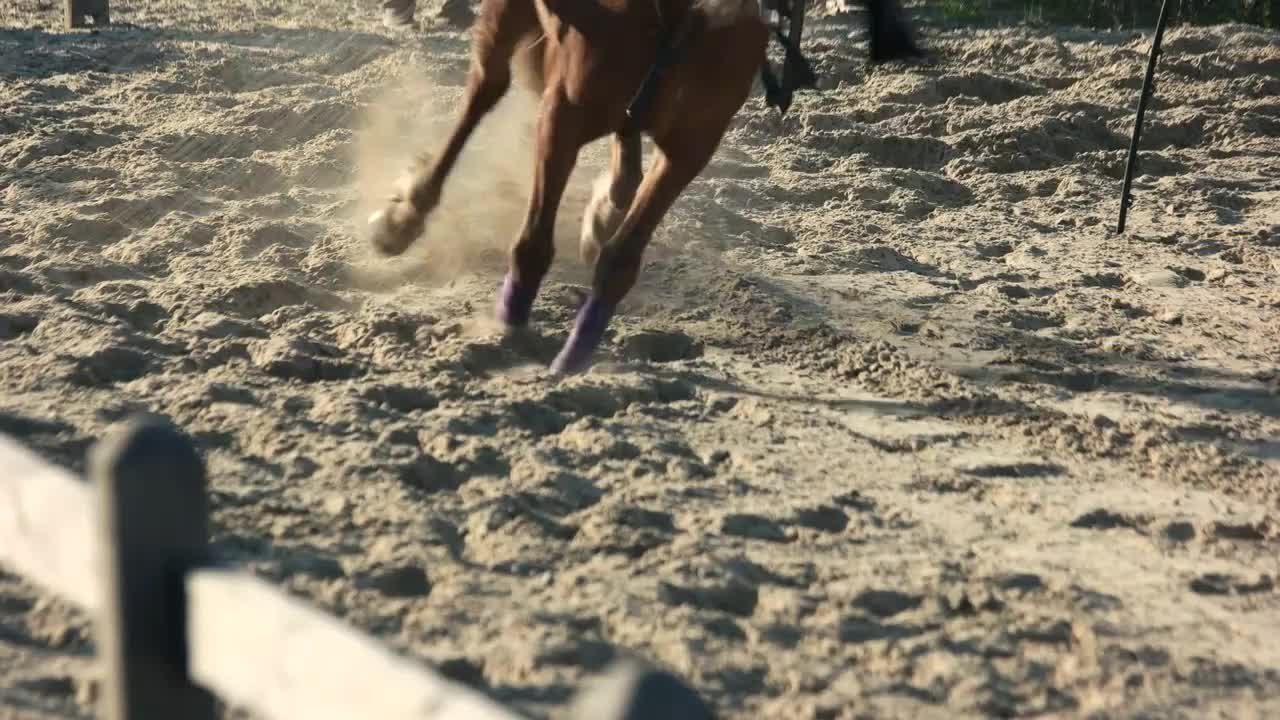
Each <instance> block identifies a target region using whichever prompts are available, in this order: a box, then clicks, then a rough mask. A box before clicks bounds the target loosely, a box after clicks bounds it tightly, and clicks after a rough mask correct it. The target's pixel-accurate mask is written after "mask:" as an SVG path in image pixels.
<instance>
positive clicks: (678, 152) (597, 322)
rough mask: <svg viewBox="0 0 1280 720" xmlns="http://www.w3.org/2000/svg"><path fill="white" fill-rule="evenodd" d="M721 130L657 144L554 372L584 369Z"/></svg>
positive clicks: (603, 250)
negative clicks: (654, 240)
mask: <svg viewBox="0 0 1280 720" xmlns="http://www.w3.org/2000/svg"><path fill="white" fill-rule="evenodd" d="M723 129H724V128H723V127H721V128H718V130H719V131H717V132H702V133H696V134H690V135H687V136H685V137H683V138H681V139H680V141H679V142H667V143H663V142H659V145H658V152H657V153H656V154H655V155H654V158H653V162H652V164H651V165H650V167H649V171H648V172H647V173H645V176H644V180H643V181H642V182H641V183H640V188H639V190H638V191H637V193H636V197H635V202H634V203H633V204H632V206H631V209H630V210H629V211H628V212H627V215H626V217H625V218H624V219H623V221H622V224H621V226H620V227H619V228H618V230H617V232H616V233H614V235H613V236H612V238H610V240H609V241H608V242H607V243H605V244H604V246H603V247H602V248H601V252H600V255H599V257H597V258H596V265H595V278H594V280H593V282H592V289H591V297H589V298H588V299H587V302H586V303H585V304H583V306H582V307H581V308H580V309H579V310H578V317H577V319H576V321H575V322H574V326H573V331H572V332H571V333H570V334H569V339H568V340H567V341H566V342H565V345H564V348H562V349H561V351H560V354H559V355H558V356H556V359H555V360H554V361H553V362H552V364H551V370H552V372H554V373H557V374H566V373H573V372H577V371H579V370H581V369H582V368H583V367H585V366H586V364H587V361H588V360H589V359H590V358H591V355H592V353H594V352H595V349H596V347H597V346H599V344H600V340H601V338H602V337H603V336H604V331H605V328H606V327H607V326H608V324H609V320H610V319H611V318H612V317H613V313H614V311H615V310H616V309H617V307H618V303H620V302H621V301H622V299H623V298H624V297H626V295H627V293H628V292H630V291H631V288H632V287H634V286H635V284H636V278H637V277H639V275H640V264H641V262H642V260H643V257H644V251H645V248H646V247H648V245H649V240H650V239H651V238H652V237H653V232H654V230H656V229H657V227H658V224H659V223H661V222H662V219H663V218H664V217H665V216H666V214H667V212H668V211H669V210H670V209H671V206H672V205H673V204H675V201H676V199H677V198H679V197H680V194H681V193H682V192H684V189H685V188H686V187H687V186H688V185H689V183H690V182H692V181H693V179H694V178H695V177H697V176H698V173H700V172H702V169H703V168H704V167H706V165H707V162H708V161H710V160H711V156H712V155H713V154H714V153H715V150H716V145H717V144H718V142H719V139H720V134H721V132H722V131H723Z"/></svg>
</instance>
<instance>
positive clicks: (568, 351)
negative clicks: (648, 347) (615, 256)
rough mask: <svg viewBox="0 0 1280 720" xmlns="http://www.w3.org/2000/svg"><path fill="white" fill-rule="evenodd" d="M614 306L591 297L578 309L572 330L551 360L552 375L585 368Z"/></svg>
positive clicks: (579, 370)
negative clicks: (558, 352)
mask: <svg viewBox="0 0 1280 720" xmlns="http://www.w3.org/2000/svg"><path fill="white" fill-rule="evenodd" d="M614 309H615V308H614V306H612V305H607V304H605V303H604V302H601V301H600V300H598V299H596V298H591V299H589V300H587V302H586V303H585V304H583V306H582V308H581V309H579V310H578V317H577V319H576V320H575V321H574V324H573V331H572V332H570V333H569V339H568V340H566V341H565V344H564V347H563V348H561V349H560V354H559V355H557V356H556V359H555V360H553V361H552V362H551V372H552V374H554V375H572V374H575V373H579V372H581V371H583V370H585V369H586V367H587V365H588V363H589V361H590V360H591V356H592V355H593V354H594V353H595V351H596V348H597V347H599V346H600V340H601V339H602V338H603V337H604V331H605V328H607V327H608V326H609V320H610V319H611V318H612V317H613V311H614Z"/></svg>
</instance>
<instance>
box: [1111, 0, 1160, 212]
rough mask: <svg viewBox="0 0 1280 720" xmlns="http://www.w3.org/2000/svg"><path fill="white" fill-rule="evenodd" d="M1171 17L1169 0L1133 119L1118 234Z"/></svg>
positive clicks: (1121, 194) (1121, 191)
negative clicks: (1166, 25)
mask: <svg viewBox="0 0 1280 720" xmlns="http://www.w3.org/2000/svg"><path fill="white" fill-rule="evenodd" d="M1168 17H1169V0H1164V2H1163V3H1161V5H1160V19H1158V20H1156V35H1155V38H1153V39H1152V41H1151V56H1150V57H1148V58H1147V76H1146V78H1144V79H1143V81H1142V95H1141V96H1140V97H1139V98H1138V114H1137V117H1136V118H1134V120H1133V139H1132V140H1130V142H1129V161H1128V162H1127V163H1126V164H1125V168H1124V187H1123V189H1121V190H1120V221H1119V222H1117V223H1116V234H1120V233H1122V232H1124V221H1125V219H1126V218H1127V217H1128V216H1129V205H1130V204H1131V203H1132V199H1131V198H1130V197H1129V192H1130V189H1131V188H1132V187H1133V169H1134V167H1136V166H1137V164H1138V138H1139V137H1140V136H1141V135H1142V117H1143V116H1144V115H1146V113H1147V101H1148V100H1149V99H1151V82H1152V80H1154V79H1155V74H1156V59H1157V58H1159V57H1160V41H1161V40H1162V39H1163V38H1164V24H1165V21H1166V20H1167V19H1168Z"/></svg>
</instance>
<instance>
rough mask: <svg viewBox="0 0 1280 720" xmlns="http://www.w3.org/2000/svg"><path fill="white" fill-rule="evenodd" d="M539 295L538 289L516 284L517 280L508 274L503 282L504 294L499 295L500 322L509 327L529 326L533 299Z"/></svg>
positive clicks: (497, 313) (498, 312)
mask: <svg viewBox="0 0 1280 720" xmlns="http://www.w3.org/2000/svg"><path fill="white" fill-rule="evenodd" d="M537 295H538V289H537V288H532V289H531V288H526V287H522V286H520V285H517V284H516V279H515V277H513V276H512V275H511V273H507V276H506V277H505V278H503V280H502V292H501V294H499V295H498V306H497V308H495V313H494V314H495V315H497V317H498V321H499V322H501V323H503V324H504V325H507V326H508V327H523V326H525V325H528V324H529V313H530V312H532V310H533V299H534V298H535V297H536V296H537Z"/></svg>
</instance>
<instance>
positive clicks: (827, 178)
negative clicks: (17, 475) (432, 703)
mask: <svg viewBox="0 0 1280 720" xmlns="http://www.w3.org/2000/svg"><path fill="white" fill-rule="evenodd" d="M114 5H115V7H114V15H115V19H116V21H117V22H120V23H134V24H136V25H137V26H138V27H134V28H130V27H128V26H121V27H117V28H114V29H111V30H108V31H106V32H102V33H99V34H95V35H90V34H87V33H73V34H64V33H62V32H61V31H60V30H59V29H58V28H59V25H58V23H59V16H58V6H60V5H59V4H56V3H53V2H47V1H46V2H34V1H32V0H17V2H16V3H12V2H9V3H5V5H4V8H3V9H0V379H2V380H3V388H4V392H3V394H2V395H0V431H2V432H5V433H8V434H10V435H12V436H16V437H17V438H19V439H21V440H22V441H23V442H25V443H27V444H29V445H30V446H32V447H35V448H37V449H38V450H39V451H40V452H42V453H44V454H46V455H47V456H48V457H49V458H51V459H52V460H54V461H56V462H59V463H62V464H65V465H67V466H70V467H73V468H75V469H77V470H80V469H83V464H84V453H85V450H86V448H87V447H88V446H89V445H90V444H91V443H92V442H93V441H94V439H95V438H97V437H99V436H100V434H101V433H102V432H103V431H104V430H105V429H107V428H108V427H109V426H111V424H112V423H114V422H115V421H117V420H119V419H120V418H122V417H124V416H126V415H127V414H128V413H130V412H132V411H135V410H140V409H147V410H152V411H156V412H160V413H164V414H166V415H168V416H169V417H171V418H173V419H174V420H175V421H176V422H178V423H180V424H181V425H183V426H184V427H186V428H188V429H189V430H190V432H191V433H192V434H193V435H194V436H195V438H197V440H198V442H199V444H200V446H201V448H202V450H203V452H204V453H205V454H206V457H207V461H208V463H209V465H210V468H211V475H212V477H211V484H212V488H211V492H212V498H213V505H214V524H215V534H214V542H215V545H216V548H217V550H218V552H219V553H221V554H222V555H224V556H226V557H228V558H230V559H233V560H236V561H238V562H241V563H243V564H245V565H246V566H247V567H250V568H252V570H253V571H254V572H256V573H259V574H260V575H261V576H263V577H266V578H269V579H271V580H272V581H274V582H276V583H278V585H279V586H280V587H282V588H285V589H287V590H288V591H290V592H292V593H296V594H298V595H300V596H302V597H305V598H307V599H308V600H310V601H312V602H314V603H316V604H317V605H318V606H320V607H323V608H325V609H326V610H328V611H330V612H332V613H334V614H336V615H337V616H339V617H342V618H344V619H345V620H346V621H347V622H349V623H351V624H352V625H354V626H357V627H360V628H362V629H364V630H366V631H368V632H370V633H373V634H375V635H377V636H378V637H379V638H380V639H382V640H384V641H385V642H387V643H389V644H390V645H392V646H394V647H396V648H399V649H402V650H403V651H405V652H407V653H410V654H411V655H413V656H416V657H417V658H419V659H421V660H423V661H424V662H431V663H437V664H439V666H440V667H442V668H443V669H444V670H445V671H447V672H448V673H450V674H451V675H452V676H454V677H458V678H461V679H463V680H465V681H467V682H471V683H476V684H478V685H479V686H481V687H483V688H485V689H486V690H487V691H488V692H491V693H492V694H493V695H495V696H496V697H498V698H500V699H502V700H503V701H505V702H509V703H511V704H513V705H515V706H516V707H518V708H520V709H521V710H522V711H524V712H527V713H528V714H530V715H531V716H532V717H537V718H549V717H557V716H558V713H560V712H561V711H562V708H563V707H564V704H565V701H566V698H567V697H568V695H569V693H570V692H571V690H572V689H573V687H575V685H576V684H577V683H578V682H579V681H580V680H581V679H582V678H583V677H584V676H585V675H586V674H587V673H590V672H592V671H593V670H595V669H597V668H599V667H600V665H601V664H602V663H603V662H604V661H606V660H607V659H608V658H609V657H610V654H611V653H612V652H613V650H612V648H615V647H621V648H629V649H632V650H636V651H639V652H641V653H643V654H645V655H647V656H648V657H650V658H652V659H654V660H657V661H659V662H661V663H664V664H666V665H667V666H669V667H671V668H673V669H674V670H676V671H678V672H679V673H681V674H683V675H684V676H685V677H687V678H688V679H689V680H690V681H691V682H692V683H694V684H695V685H696V687H697V688H699V689H700V690H701V691H702V692H704V693H705V694H706V695H707V696H708V697H709V698H711V699H712V701H713V702H714V703H715V705H716V706H717V708H718V709H719V710H720V711H722V712H723V715H724V717H727V718H852V717H855V716H856V717H885V718H890V717H893V718H909V717H915V718H953V717H991V716H1026V715H1041V714H1046V715H1049V716H1055V717H1073V718H1074V717H1079V718H1083V717H1091V718H1103V717H1110V718H1136V717H1164V718H1182V717H1185V718H1204V717H1232V718H1256V717H1280V670H1278V669H1280V641H1278V640H1277V633H1278V631H1277V628H1280V591H1277V588H1276V577H1277V575H1280V560H1278V559H1277V558H1278V555H1277V549H1280V374H1278V373H1280V281H1278V280H1277V277H1278V274H1280V161H1278V160H1277V157H1278V154H1280V36H1278V35H1276V34H1274V33H1271V34H1268V33H1266V32H1263V31H1260V30H1256V29H1252V28H1246V27H1241V26H1228V27H1213V28H1202V29H1189V30H1184V29H1176V30H1173V31H1171V32H1170V33H1169V34H1168V36H1167V39H1166V47H1167V51H1168V52H1167V55H1166V56H1165V60H1164V62H1163V64H1162V66H1161V68H1160V74H1159V78H1160V83H1159V86H1158V89H1157V95H1156V98H1155V100H1154V102H1153V106H1152V111H1151V112H1150V113H1149V115H1148V123H1149V124H1148V129H1147V132H1146V135H1145V138H1144V149H1145V150H1146V152H1145V154H1144V156H1143V165H1142V170H1143V174H1142V176H1141V177H1139V178H1138V180H1137V183H1136V193H1137V205H1136V207H1135V209H1134V212H1133V214H1132V216H1131V231H1130V232H1129V233H1128V234H1127V235H1125V236H1123V237H1115V236H1113V235H1112V234H1111V229H1112V226H1113V224H1114V216H1115V212H1116V204H1117V198H1118V194H1119V189H1120V176H1121V173H1122V170H1123V164H1124V154H1125V149H1126V147H1127V144H1128V135H1129V132H1130V129H1131V124H1132V110H1133V105H1134V103H1135V101H1136V98H1137V95H1138V88H1139V86H1140V81H1141V76H1142V72H1143V68H1144V63H1145V57H1146V53H1147V49H1148V42H1149V40H1148V39H1144V38H1143V37H1141V36H1139V35H1137V34H1132V33H1117V34H1110V33H1090V32H1082V31H1054V32H1051V31H1041V30H1031V29H1004V30H990V31H977V30H972V29H968V30H949V31H945V32H943V31H937V32H934V33H932V34H930V36H929V42H930V44H931V45H932V46H934V47H935V48H937V49H938V50H939V51H941V52H942V53H943V54H944V56H945V58H946V62H945V64H943V65H941V66H939V67H935V68H915V69H904V68H901V67H889V68H882V69H879V70H875V71H873V72H870V73H868V72H867V71H866V70H865V69H864V64H863V62H864V57H865V49H864V48H865V46H864V44H863V42H862V39H861V37H862V35H861V33H862V26H861V24H860V22H859V21H857V19H856V18H853V19H844V20H841V19H839V18H828V19H827V20H826V21H822V22H815V23H814V24H813V26H812V32H811V33H810V34H809V36H808V39H807V46H806V47H807V50H808V51H809V52H810V53H811V55H812V57H813V59H814V61H815V63H816V66H817V69H818V71H819V73H820V74H821V75H822V77H823V84H824V87H825V88H826V89H825V91H824V92H822V93H817V94H813V93H811V94H805V95H803V96H802V97H801V98H800V99H799V101H798V106H797V107H796V109H795V110H794V111H793V113H792V114H789V115H788V116H787V117H786V118H785V119H784V120H779V119H778V117H777V114H776V112H767V111H766V110H765V108H764V104H763V100H762V98H761V97H760V96H759V95H756V96H754V97H753V98H751V99H750V100H749V102H748V103H747V105H746V107H744V108H743V110H742V111H741V113H740V114H739V116H738V119H737V121H736V122H735V124H734V127H733V129H732V131H731V134H730V136H729V137H728V138H727V139H726V141H725V143H724V145H723V146H722V148H721V150H720V152H719V154H718V156H717V158H716V160H715V161H714V162H713V163H712V165H711V167H709V168H708V169H707V171H706V172H705V173H704V175H703V176H702V177H701V178H700V179H698V180H697V181H696V182H695V183H694V184H693V185H692V186H691V188H690V190H689V192H688V193H687V194H686V195H685V196H684V197H683V199H682V200H681V201H680V202H679V204H678V206H677V207H676V209H675V210H674V211H673V213H672V215H671V216H670V217H669V219H668V221H667V222H666V224H665V225H664V226H663V228H662V230H661V231H660V235H659V237H658V239H657V244H656V246H655V247H654V249H653V252H652V253H651V255H650V262H649V264H648V266H647V268H646V270H645V274H644V275H643V277H642V279H641V285H640V287H639V288H638V289H637V290H636V292H635V293H634V294H633V295H632V296H631V297H630V299H629V301H628V302H627V304H626V306H625V309H624V311H623V312H622V313H621V316H620V317H619V319H618V320H617V321H616V323H615V325H614V333H613V335H612V337H611V339H610V341H609V343H608V347H607V352H604V353H603V354H602V355H601V356H600V362H599V364H598V365H597V367H596V368H595V369H594V370H593V371H592V372H591V373H589V374H587V375H585V376H583V377H579V378H574V379H570V380H568V381H565V382H561V383H550V382H548V380H547V378H546V375H545V372H544V370H543V368H544V366H545V363H546V362H547V361H549V360H550V358H551V356H552V355H553V354H554V352H555V351H556V350H557V349H558V347H559V345H560V343H561V341H562V340H563V338H564V337H565V335H566V334H567V332H568V328H569V323H570V321H571V317H572V313H573V311H574V309H575V307H576V303H577V299H578V292H579V291H580V289H581V288H582V287H583V285H584V280H585V279H586V278H587V276H588V275H587V271H586V269H585V268H583V267H582V265H581V263H580V262H579V261H578V259H577V256H576V252H575V251H574V248H575V246H576V242H577V240H576V231H577V225H578V221H579V217H580V213H581V210H582V207H583V205H584V204H585V201H586V199H587V197H588V195H589V187H590V183H591V181H592V179H593V177H594V176H595V175H596V174H597V173H598V172H599V170H600V169H601V168H602V167H603V165H604V162H605V160H606V154H605V153H606V150H607V148H606V147H605V146H604V145H603V144H598V145H596V146H593V147H591V148H589V150H588V152H586V153H585V154H584V156H583V158H582V161H581V163H580V166H579V168H578V172H577V174H576V175H575V178H574V184H573V187H572V188H571V190H570V192H569V196H568V197H567V198H566V201H565V204H564V206H563V208H562V210H561V215H560V218H561V223H560V224H561V226H562V232H561V233H560V237H559V238H558V244H559V246H560V247H561V252H560V254H559V257H558V262H557V266H556V269H555V274H554V276H553V278H552V279H551V281H549V283H548V285H547V286H546V289H545V291H544V292H543V293H542V295H541V297H540V298H539V301H538V304H537V306H536V310H535V314H534V320H535V324H536V327H537V328H538V330H539V332H540V333H541V337H540V338H539V339H534V340H530V341H522V342H516V341H504V340H502V339H501V338H500V336H499V335H498V334H497V333H496V332H495V331H494V329H493V327H492V325H491V324H490V323H489V322H488V317H489V314H490V308H491V306H492V301H493V297H494V293H495V292H496V289H497V287H498V283H499V278H500V273H501V271H502V264H503V259H502V251H503V248H504V247H505V246H506V244H507V243H508V242H509V241H510V240H511V239H512V237H513V235H514V232H515V230H516V228H517V226H518V223H519V220H520V217H521V214H522V213H523V208H524V204H525V192H526V190H527V188H528V184H529V183H528V178H529V177H530V175H531V170H530V162H531V149H530V144H531V143H530V137H529V133H530V131H531V127H532V125H531V119H532V115H531V113H532V110H533V108H534V99H533V98H532V97H530V96H529V95H528V94H523V93H513V94H512V95H511V96H509V98H508V101H506V102H505V103H504V105H502V106H500V108H499V111H498V113H497V114H495V115H494V116H493V117H492V118H491V121H490V122H489V123H488V124H487V125H485V126H484V128H483V129H482V130H481V132H480V133H479V134H478V135H477V136H476V137H475V138H474V139H473V143H472V145H471V148H470V151H469V152H468V154H467V155H466V156H464V158H463V162H462V164H461V166H460V169H459V171H458V173H457V174H456V175H455V176H454V179H453V181H452V182H451V184H450V185H449V186H448V187H447V188H446V195H445V200H444V204H443V207H442V208H441V209H440V211H439V214H438V215H437V217H436V218H435V220H434V221H433V222H432V224H431V226H430V227H429V228H428V232H427V234H426V236H424V238H423V240H422V241H421V242H420V243H419V244H418V245H417V246H415V247H414V248H413V249H412V250H411V252H410V254H409V256H408V257H406V258H404V259H400V260H397V261H394V262H393V261H387V260H382V259H379V258H376V257H374V256H373V255H372V254H371V253H370V252H369V251H368V250H367V249H366V248H365V245H364V243H363V241H362V240H361V237H360V235H359V232H360V230H361V228H360V224H361V222H362V218H363V217H364V215H365V213H366V212H367V211H368V210H369V209H371V208H372V207H373V206H374V204H375V203H376V202H378V201H379V199H380V198H381V196H382V195H383V194H384V193H385V192H386V191H387V183H388V181H389V180H390V178H391V177H392V175H393V174H394V173H395V172H396V171H398V170H399V168H400V167H401V165H402V164H403V163H405V162H406V161H407V159H408V158H409V156H410V154H411V153H412V152H415V151H417V150H419V149H423V150H428V151H431V150H434V149H435V148H436V147H437V145H438V143H439V142H440V140H441V138H442V134H443V132H444V129H445V128H446V127H447V126H448V125H449V124H450V123H451V122H452V119H453V112H454V111H455V109H456V107H457V103H458V100H459V97H460V94H461V85H462V82H463V80H464V75H465V71H466V60H467V54H468V46H467V42H466V36H465V35H464V34H463V33H460V32H456V31H450V30H445V29H434V30H424V31H423V32H420V33H415V34H410V35H398V34H393V33H391V32H388V31H385V30H384V29H382V27H381V26H380V25H379V24H377V15H376V8H375V3H374V2H373V0H367V1H366V2H363V3H353V2H352V1H351V0H314V2H308V3H299V2H290V1H288V0H258V1H250V2H245V1H244V0H205V1H203V2H181V3H179V2H172V1H169V0H130V1H117V2H115V3H114ZM91 653H92V647H91V645H90V644H89V638H88V627H87V624H86V620H85V618H84V617H83V616H82V615H81V614H79V613H77V612H75V611H73V610H72V609H70V608H69V607H68V606H67V605H65V604H64V603H61V602H59V601H57V600H56V599H54V598H51V597H48V596H45V595H44V594H42V593H39V592H36V591H35V590H34V589H33V588H32V587H31V586H29V585H27V584H25V583H24V582H22V581H21V580H19V579H18V578H16V577H14V576H12V575H5V574H0V716H2V717H4V718H88V717H90V716H91V705H90V703H91V701H92V698H93V696H94V692H95V690H94V689H95V687H96V686H95V681H94V679H93V675H92V672H93V670H92V665H91V661H90V657H91Z"/></svg>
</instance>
